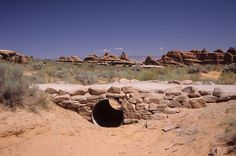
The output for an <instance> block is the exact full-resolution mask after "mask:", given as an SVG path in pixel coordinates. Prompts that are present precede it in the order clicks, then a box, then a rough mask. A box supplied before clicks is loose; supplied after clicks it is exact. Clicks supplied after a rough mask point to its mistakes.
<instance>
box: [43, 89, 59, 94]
mask: <svg viewBox="0 0 236 156" xmlns="http://www.w3.org/2000/svg"><path fill="white" fill-rule="evenodd" d="M45 93H49V94H57V93H58V91H57V90H56V89H54V88H51V87H48V88H46V89H45Z"/></svg>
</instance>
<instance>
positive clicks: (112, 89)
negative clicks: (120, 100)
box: [107, 86, 121, 94]
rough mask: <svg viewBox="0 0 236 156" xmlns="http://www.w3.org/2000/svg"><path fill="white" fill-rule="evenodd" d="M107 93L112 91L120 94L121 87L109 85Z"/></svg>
mask: <svg viewBox="0 0 236 156" xmlns="http://www.w3.org/2000/svg"><path fill="white" fill-rule="evenodd" d="M107 92H108V93H114V94H120V93H121V89H120V87H114V86H112V87H110V88H109V89H108V90H107Z"/></svg>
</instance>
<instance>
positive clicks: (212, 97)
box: [203, 95, 217, 103]
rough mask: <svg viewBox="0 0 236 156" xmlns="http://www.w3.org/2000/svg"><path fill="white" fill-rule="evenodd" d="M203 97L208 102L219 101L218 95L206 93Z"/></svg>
mask: <svg viewBox="0 0 236 156" xmlns="http://www.w3.org/2000/svg"><path fill="white" fill-rule="evenodd" d="M203 98H204V99H205V101H206V103H214V102H216V101H217V97H215V96H212V95H206V96H203Z"/></svg>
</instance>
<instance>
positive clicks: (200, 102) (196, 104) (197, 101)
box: [189, 98, 206, 108]
mask: <svg viewBox="0 0 236 156" xmlns="http://www.w3.org/2000/svg"><path fill="white" fill-rule="evenodd" d="M189 103H190V104H191V107H192V108H202V107H206V101H205V100H204V99H203V98H194V99H190V100H189Z"/></svg>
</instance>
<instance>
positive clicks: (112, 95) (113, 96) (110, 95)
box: [106, 93, 125, 99]
mask: <svg viewBox="0 0 236 156" xmlns="http://www.w3.org/2000/svg"><path fill="white" fill-rule="evenodd" d="M106 97H107V98H115V99H124V97H125V94H124V93H122V94H115V93H106Z"/></svg>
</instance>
